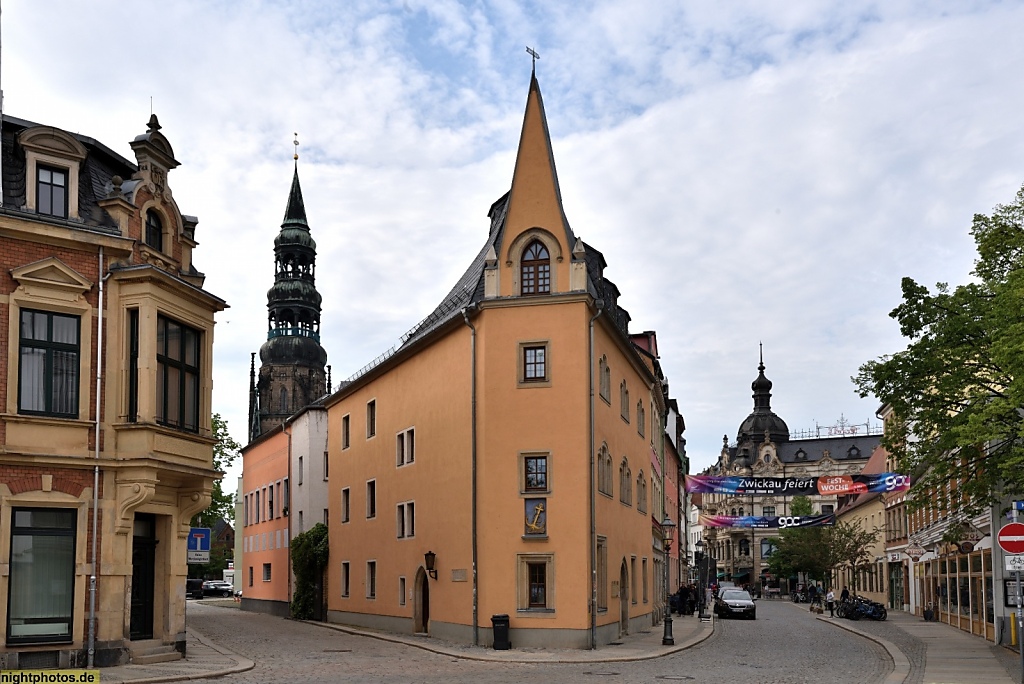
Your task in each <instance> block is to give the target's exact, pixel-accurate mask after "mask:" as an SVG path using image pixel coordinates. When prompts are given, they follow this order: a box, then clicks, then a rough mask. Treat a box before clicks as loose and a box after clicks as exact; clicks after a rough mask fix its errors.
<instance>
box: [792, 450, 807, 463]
mask: <svg viewBox="0 0 1024 684" xmlns="http://www.w3.org/2000/svg"><path fill="white" fill-rule="evenodd" d="M794 455H795V456H796V460H798V461H806V460H807V452H806V451H804V450H803V449H797V452H796V454H794Z"/></svg>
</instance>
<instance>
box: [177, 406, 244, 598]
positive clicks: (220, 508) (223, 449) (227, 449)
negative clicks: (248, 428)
mask: <svg viewBox="0 0 1024 684" xmlns="http://www.w3.org/2000/svg"><path fill="white" fill-rule="evenodd" d="M211 423H212V425H213V436H214V438H215V439H216V440H217V443H216V444H214V445H213V469H214V470H219V471H220V472H224V471H225V470H227V468H228V467H230V466H231V464H232V463H234V462H235V459H237V458H238V455H239V452H240V451H241V450H242V445H241V444H239V443H238V442H236V441H235V440H234V439H233V438H232V437H231V434H230V433H229V432H228V422H227V421H226V420H224V419H223V418H221V415H220V414H219V413H215V414H213V417H212V419H211ZM221 482H222V481H221V480H214V481H213V490H212V492H211V494H210V505H209V506H208V507H207V508H206V510H204V511H202V512H201V513H197V514H196V515H194V516H192V527H208V528H210V529H211V530H213V529H215V528H216V526H217V521H219V520H221V519H223V520H226V521H228V522H229V523H230V522H233V521H234V519H235V495H234V494H232V493H225V492H224V489H223V487H222V486H221ZM234 557H235V550H234V549H233V548H230V547H229V546H225V545H224V544H218V543H217V542H216V540H214V541H213V543H212V544H211V545H210V562H209V563H201V564H197V563H193V564H190V565H189V567H188V574H189V577H216V578H220V577H221V576H222V572H223V571H224V570H225V569H226V568H227V567H228V561H230V560H232V559H234Z"/></svg>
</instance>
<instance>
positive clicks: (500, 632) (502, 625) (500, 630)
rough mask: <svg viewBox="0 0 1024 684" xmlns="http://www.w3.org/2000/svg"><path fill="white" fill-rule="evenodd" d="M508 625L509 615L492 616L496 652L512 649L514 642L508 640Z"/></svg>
mask: <svg viewBox="0 0 1024 684" xmlns="http://www.w3.org/2000/svg"><path fill="white" fill-rule="evenodd" d="M508 625H509V620H508V615H492V616H491V629H493V630H494V650H495V651H507V650H509V649H510V648H512V642H511V641H509V640H508V629H509V626H508Z"/></svg>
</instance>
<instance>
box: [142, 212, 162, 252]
mask: <svg viewBox="0 0 1024 684" xmlns="http://www.w3.org/2000/svg"><path fill="white" fill-rule="evenodd" d="M146 244H147V245H149V246H150V247H152V248H153V249H158V250H160V251H161V252H162V251H163V249H164V227H163V223H162V222H161V221H160V215H159V214H157V213H156V212H155V211H153V210H152V209H150V210H149V211H147V212H146Z"/></svg>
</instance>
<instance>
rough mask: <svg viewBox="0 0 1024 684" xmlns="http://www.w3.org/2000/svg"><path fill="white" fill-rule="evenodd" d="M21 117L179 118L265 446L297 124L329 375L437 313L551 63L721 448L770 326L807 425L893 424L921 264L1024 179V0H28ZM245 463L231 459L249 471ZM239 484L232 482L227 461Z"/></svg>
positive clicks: (612, 227) (496, 193)
mask: <svg viewBox="0 0 1024 684" xmlns="http://www.w3.org/2000/svg"><path fill="white" fill-rule="evenodd" d="M0 10H2V16H0V20H2V33H3V36H2V64H0V72H2V76H0V77H2V83H0V85H2V88H3V93H4V98H5V100H4V111H5V113H7V114H10V115H12V116H16V117H20V118H24V119H29V120H32V121H36V122H39V123H45V124H50V125H54V126H58V127H61V128H64V129H67V130H70V131H74V132H79V133H82V134H85V135H88V136H91V137H94V138H96V139H98V140H100V141H102V142H103V143H105V144H106V145H107V146H109V147H111V148H113V149H114V150H116V151H117V152H119V153H121V154H123V155H124V156H126V157H128V158H129V159H133V158H134V157H133V156H132V154H131V149H130V147H129V145H128V143H129V141H130V140H131V139H132V138H134V137H135V136H136V135H137V134H139V133H142V132H144V131H145V127H146V126H145V124H146V121H147V119H148V118H149V114H150V106H151V105H150V103H151V101H152V108H153V111H155V112H156V113H157V115H158V116H159V118H160V122H161V124H162V125H163V131H162V132H163V133H165V134H166V135H167V136H168V138H169V139H170V140H171V143H172V144H173V145H174V150H175V155H176V157H177V158H178V160H179V161H180V162H181V167H179V168H178V169H177V170H175V171H174V172H173V173H172V174H171V176H170V184H171V187H172V188H173V191H174V195H175V198H176V200H177V201H178V204H179V206H180V208H181V210H182V211H183V212H184V213H187V214H193V215H196V216H198V217H199V226H198V228H197V231H196V236H197V239H198V240H199V241H200V247H199V249H198V250H197V252H196V255H195V262H196V265H197V267H198V268H199V269H200V270H202V271H204V272H205V273H206V274H207V275H208V278H207V281H206V282H207V288H208V289H209V290H210V291H212V292H213V293H215V294H217V295H218V296H220V297H222V298H224V299H225V300H227V301H228V303H229V304H230V305H231V308H230V309H229V310H227V311H226V312H224V313H223V314H221V315H220V316H219V317H218V325H217V330H216V342H215V371H214V375H215V378H214V381H215V387H214V410H215V411H217V412H220V413H221V414H222V415H224V416H225V417H226V418H227V419H228V421H229V426H230V428H231V431H232V433H233V434H234V436H235V437H236V438H237V439H238V440H239V441H243V442H244V440H245V422H246V412H247V401H248V367H249V353H250V352H252V351H256V350H258V349H259V346H260V344H261V343H262V342H263V341H264V340H265V337H266V327H267V322H266V318H267V316H266V291H267V289H268V288H269V287H270V285H271V283H272V281H273V239H274V236H275V234H276V233H277V231H278V229H279V227H280V223H281V220H282V218H283V213H284V208H285V201H286V198H287V193H288V188H289V184H290V182H291V174H292V152H293V145H292V139H293V134H294V133H295V132H297V133H298V136H299V140H300V142H301V145H300V147H299V153H300V155H301V157H300V160H299V173H300V177H301V180H302V188H303V192H304V195H305V201H306V208H307V213H308V216H309V222H310V224H311V226H312V230H313V235H314V238H315V239H316V241H317V245H318V257H317V259H318V266H319V269H318V280H317V287H318V289H319V290H320V292H321V294H322V295H323V300H324V312H323V325H322V330H323V345H324V347H325V348H326V349H327V352H328V355H329V363H331V365H332V367H333V378H334V380H335V382H337V381H339V380H341V379H344V378H346V377H349V376H350V375H352V374H353V373H355V372H356V371H357V370H358V369H360V368H361V367H362V366H364V365H365V364H367V363H368V362H370V361H371V360H373V359H374V358H375V357H376V356H377V355H378V354H380V353H382V352H384V351H385V350H386V349H388V348H389V347H391V346H393V345H394V344H395V343H397V341H398V340H399V337H400V336H401V335H402V333H404V332H405V331H407V330H408V329H410V328H412V327H413V326H414V325H415V324H416V322H417V321H419V320H420V319H421V318H423V317H424V316H425V315H427V314H428V313H429V312H430V311H431V310H432V309H433V307H434V306H435V305H436V304H437V303H438V302H439V301H440V300H441V299H442V298H443V296H444V295H445V293H446V292H447V291H448V289H449V288H450V287H451V285H452V284H453V283H454V281H455V280H456V279H457V278H458V276H459V275H461V273H462V272H463V270H464V269H465V268H466V266H467V265H468V263H469V262H470V260H471V259H472V257H473V256H474V255H475V254H476V252H477V251H478V250H479V249H480V246H481V245H482V244H483V241H484V239H485V238H486V235H487V229H488V222H487V217H486V213H487V209H488V207H489V206H490V204H491V203H492V202H493V201H494V200H496V199H497V198H498V197H500V196H501V195H502V194H503V193H504V192H505V191H506V190H507V189H508V187H509V184H510V182H511V176H512V167H513V162H514V156H515V150H516V144H517V140H518V135H519V131H520V126H521V122H522V115H523V110H524V107H525V103H526V94H527V88H528V85H529V76H530V57H529V56H528V55H527V54H526V52H525V48H526V46H527V45H529V46H533V47H534V48H536V49H537V51H538V52H539V53H540V56H541V59H540V61H538V63H537V74H538V79H539V81H540V84H541V89H542V91H543V93H544V98H545V99H544V101H545V106H546V107H547V114H548V123H549V125H550V129H551V135H552V138H553V145H554V152H555V159H556V163H557V167H558V173H559V179H560V182H561V188H562V194H563V199H564V203H565V210H566V215H567V216H568V218H569V221H570V223H571V224H572V226H573V229H574V231H575V232H576V234H577V235H579V236H580V237H582V238H583V239H584V240H586V241H587V242H588V243H590V244H592V245H594V246H595V247H596V248H597V249H599V250H601V251H602V252H603V253H604V254H605V256H606V258H607V259H608V263H609V268H608V270H607V274H608V276H609V277H610V278H611V279H612V280H614V281H615V282H616V283H617V284H618V286H619V288H620V290H621V291H622V299H621V303H622V304H623V305H624V306H625V307H626V308H627V309H629V311H630V313H631V314H632V317H633V330H634V331H642V330H655V331H657V333H658V342H659V347H660V352H661V361H662V364H663V367H664V370H665V372H666V374H667V376H668V378H669V381H670V385H671V391H672V396H673V397H675V398H676V399H677V400H678V402H679V405H680V407H681V409H682V411H683V413H684V416H685V418H686V424H687V432H686V437H687V440H688V444H687V449H688V452H689V454H690V456H691V458H692V459H693V463H694V467H695V468H696V469H700V468H703V467H704V466H705V465H707V464H709V463H710V462H711V461H712V460H713V459H714V458H716V457H717V453H718V451H719V449H720V448H721V440H722V435H723V434H728V435H730V437H731V438H733V439H734V438H735V434H736V429H737V427H738V425H739V423H740V422H741V421H742V419H743V418H744V417H745V416H746V415H747V414H748V413H749V412H750V410H751V407H752V401H751V397H750V394H751V392H750V382H751V381H752V380H753V379H754V377H755V376H756V374H757V370H756V367H757V363H758V343H759V342H763V343H764V356H765V364H766V366H767V369H768V370H767V375H768V377H769V378H770V379H771V380H772V381H773V382H774V383H775V386H774V397H773V403H772V406H773V408H774V409H775V411H776V412H777V413H778V414H779V415H781V416H782V417H783V418H784V419H785V420H786V421H787V422H788V424H789V426H790V429H791V430H792V431H794V432H795V431H798V430H805V429H813V428H814V427H815V425H821V426H828V425H832V424H834V423H836V421H837V420H838V419H839V418H840V416H845V418H846V419H847V420H848V421H849V422H851V423H861V424H863V423H866V422H868V421H869V420H870V421H872V422H875V418H874V412H875V409H876V408H877V406H876V402H875V401H874V400H873V399H865V400H861V399H859V398H858V397H857V396H856V394H855V392H854V388H853V384H852V383H851V381H850V376H852V375H854V374H855V373H856V372H857V368H858V366H859V365H860V364H862V363H863V362H864V361H866V360H869V359H871V358H874V357H877V356H879V355H881V354H884V353H887V352H892V351H896V350H898V349H900V348H902V346H903V341H902V340H901V339H900V337H899V331H898V328H897V326H896V324H895V322H894V321H892V320H891V319H890V318H889V317H888V312H889V311H890V310H892V308H893V307H894V306H895V305H896V304H897V303H898V302H899V294H900V289H899V283H900V279H901V278H902V277H903V276H912V277H913V278H915V279H917V280H918V281H920V282H923V283H926V284H929V285H931V284H934V283H936V282H939V281H944V282H951V283H958V282H962V281H963V280H965V279H966V278H967V277H968V274H969V272H970V270H971V267H972V263H973V259H974V252H973V243H972V241H971V239H970V235H969V232H968V231H969V227H970V222H971V217H972V216H973V214H975V213H978V212H981V213H987V212H989V211H990V210H991V209H992V207H993V206H994V205H996V204H998V203H1003V202H1009V201H1011V200H1012V199H1013V197H1014V194H1015V192H1016V190H1017V189H1018V188H1019V187H1020V186H1021V184H1022V183H1024V131H1022V124H1021V122H1022V121H1024V118H1022V115H1021V113H1022V112H1024V88H1021V87H1020V82H1019V77H1020V74H1021V73H1022V72H1024V41H1022V40H1021V39H1020V29H1021V27H1024V3H1021V2H1014V1H1006V2H983V1H980V0H979V1H977V2H965V1H961V0H956V1H952V0H950V1H945V2H944V1H942V0H929V1H927V2H925V1H923V0H922V1H919V2H900V1H896V0H885V1H884V2H883V1H880V2H856V1H851V2H843V3H836V2H829V1H827V0H822V1H813V0H784V1H783V0H780V1H778V2H765V1H760V0H759V1H753V0H751V1H749V2H741V1H735V2H729V3H711V2H665V1H664V0H651V1H649V2H648V1H644V0H629V1H628V2H627V1H625V0H618V1H615V2H602V1H594V2H573V3H568V2H566V3H560V2H532V1H529V2H527V1H520V2H514V1H511V0H495V1H492V2H483V1H466V2H456V1H454V0H394V1H384V0H379V1H374V0H361V1H360V0H351V1H346V2H332V1H326V0H325V1H321V2H314V1H310V2H300V1H295V2H290V1H287V0H278V1H269V0H237V1H229V0H202V1H198V0H196V1H193V0H175V1H174V2H159V3H158V2H140V3H130V4H128V5H126V4H125V3H124V2H120V1H118V2H114V1H112V0H90V2H81V1H80V0H47V1H46V2H39V0H7V1H6V2H3V3H2V7H0ZM234 474H236V473H232V475H234ZM227 488H228V489H233V488H234V483H233V480H229V482H228V483H227Z"/></svg>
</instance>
